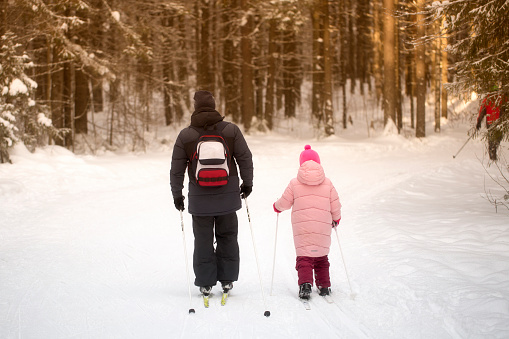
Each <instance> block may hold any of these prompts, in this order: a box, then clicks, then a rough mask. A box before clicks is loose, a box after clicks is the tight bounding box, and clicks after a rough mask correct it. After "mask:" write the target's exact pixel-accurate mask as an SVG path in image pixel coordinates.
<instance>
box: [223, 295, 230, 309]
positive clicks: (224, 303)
mask: <svg viewBox="0 0 509 339" xmlns="http://www.w3.org/2000/svg"><path fill="white" fill-rule="evenodd" d="M229 294H230V293H229V292H223V296H222V297H221V306H224V305H226V301H227V300H228V296H229Z"/></svg>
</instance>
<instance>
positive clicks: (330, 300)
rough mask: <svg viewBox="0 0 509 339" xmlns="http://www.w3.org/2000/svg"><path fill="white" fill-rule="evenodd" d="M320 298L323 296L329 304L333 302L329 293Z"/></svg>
mask: <svg viewBox="0 0 509 339" xmlns="http://www.w3.org/2000/svg"><path fill="white" fill-rule="evenodd" d="M322 298H324V299H325V301H327V302H328V303H329V304H334V299H332V297H331V296H330V295H322Z"/></svg>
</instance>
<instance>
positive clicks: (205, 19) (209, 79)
mask: <svg viewBox="0 0 509 339" xmlns="http://www.w3.org/2000/svg"><path fill="white" fill-rule="evenodd" d="M209 4H210V2H209V1H208V0H198V5H197V7H198V15H199V16H198V18H199V19H198V22H197V31H198V32H197V46H196V52H197V66H196V69H197V71H198V74H196V82H197V83H196V86H197V89H199V90H206V91H210V92H214V87H215V86H214V67H213V65H212V62H211V58H212V56H211V51H210V26H211V25H210V20H211V17H210V8H209Z"/></svg>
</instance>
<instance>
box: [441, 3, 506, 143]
mask: <svg viewBox="0 0 509 339" xmlns="http://www.w3.org/2000/svg"><path fill="white" fill-rule="evenodd" d="M432 9H433V11H434V15H435V16H436V18H439V17H441V16H442V15H443V16H445V30H446V32H447V34H449V37H450V40H449V41H450V44H449V46H448V51H449V52H450V53H451V54H452V55H453V56H454V57H455V64H454V65H453V70H454V73H455V81H454V82H453V83H450V84H448V88H449V89H450V90H451V91H452V92H453V93H454V94H458V95H461V96H464V97H466V98H470V95H471V93H472V92H475V93H477V95H478V96H479V97H480V98H481V99H482V98H484V97H485V96H487V95H488V94H495V92H496V94H500V95H501V96H502V97H505V98H507V97H509V2H507V1H506V0H475V1H443V2H434V3H433V5H432ZM495 86H496V87H495ZM503 101H505V102H504V103H503V106H504V107H503V109H505V112H507V113H506V114H505V115H504V116H503V117H502V118H501V119H500V121H499V122H498V124H497V126H493V127H492V128H494V129H499V130H501V131H502V132H503V134H504V139H505V140H508V138H509V123H508V120H509V119H508V118H509V117H508V115H509V102H507V100H503ZM483 137H484V138H488V133H487V132H485V133H484V135H483Z"/></svg>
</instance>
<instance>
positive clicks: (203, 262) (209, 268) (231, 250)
mask: <svg viewBox="0 0 509 339" xmlns="http://www.w3.org/2000/svg"><path fill="white" fill-rule="evenodd" d="M238 229H239V225H238V220H237V213H235V212H234V213H230V214H226V215H220V216H215V217H209V216H207V217H203V216H196V215H193V232H194V254H193V269H194V274H195V276H196V279H195V281H194V284H195V285H196V286H215V285H216V283H217V282H218V281H236V280H237V279H238V277H239V264H240V257H239V244H238V242H237V235H238ZM214 235H215V239H216V242H217V243H216V247H215V248H214Z"/></svg>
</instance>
